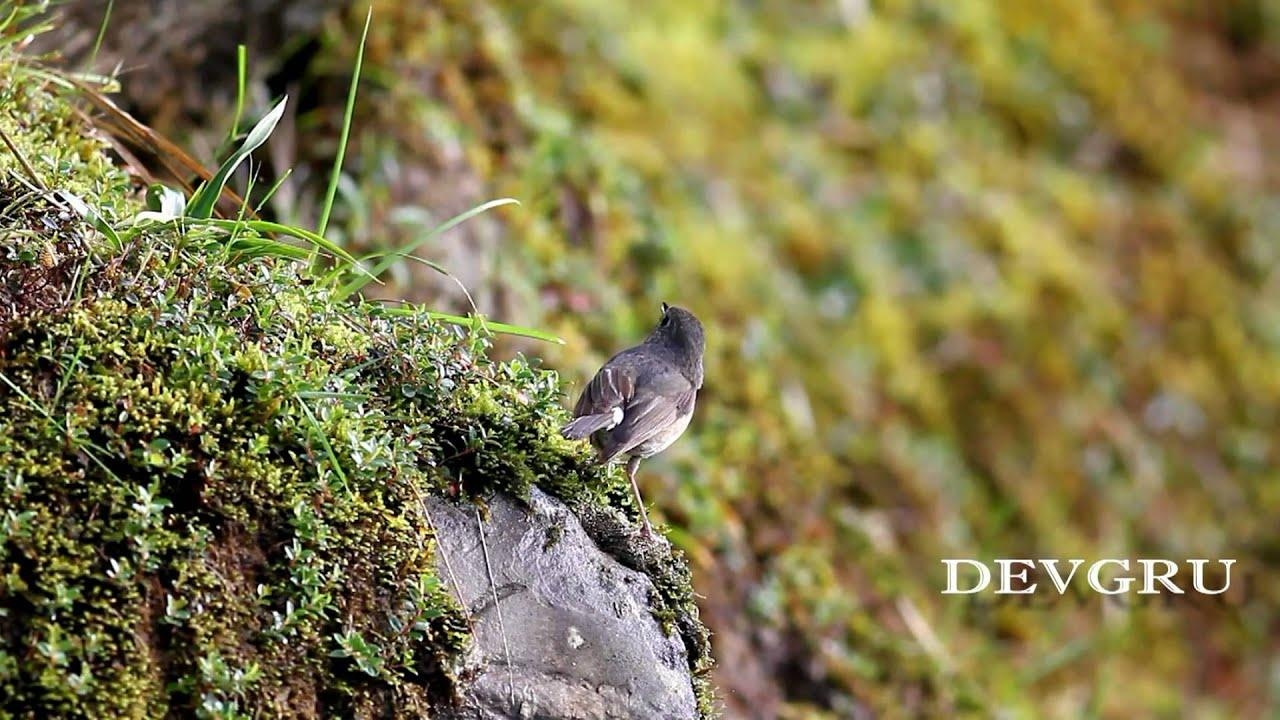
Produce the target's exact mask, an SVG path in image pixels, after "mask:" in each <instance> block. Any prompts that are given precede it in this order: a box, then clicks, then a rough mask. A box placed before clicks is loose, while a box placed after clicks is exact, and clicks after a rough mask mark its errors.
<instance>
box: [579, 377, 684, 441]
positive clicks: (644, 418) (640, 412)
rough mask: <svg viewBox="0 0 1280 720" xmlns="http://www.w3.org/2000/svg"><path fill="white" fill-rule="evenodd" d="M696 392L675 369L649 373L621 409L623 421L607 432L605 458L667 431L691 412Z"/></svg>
mask: <svg viewBox="0 0 1280 720" xmlns="http://www.w3.org/2000/svg"><path fill="white" fill-rule="evenodd" d="M697 393H698V390H697V388H695V387H693V385H692V384H691V383H690V382H689V380H688V379H687V378H685V377H684V376H683V375H681V374H680V372H679V371H678V370H676V369H675V368H670V369H669V370H667V369H664V370H663V371H662V372H658V373H651V374H650V375H648V376H647V377H646V379H645V385H644V387H643V388H639V389H638V391H637V392H636V393H635V394H634V396H633V397H632V398H631V399H630V401H629V402H628V403H627V404H626V405H625V406H624V407H623V409H622V410H623V415H622V422H620V423H618V424H617V426H615V427H614V428H613V429H611V430H610V431H609V433H608V438H607V441H606V442H605V443H604V446H603V447H602V448H601V450H602V452H603V453H604V455H605V456H606V458H608V457H613V456H615V455H619V454H622V453H625V452H627V451H628V450H630V449H631V448H634V447H636V446H637V445H640V444H641V443H643V442H645V441H647V440H649V439H650V438H652V437H653V436H654V435H656V434H658V433H660V432H662V431H664V430H666V429H668V428H669V427H671V426H672V425H674V424H675V423H676V422H677V421H678V419H679V418H680V417H682V416H684V415H687V414H688V413H690V412H692V411H693V402H694V398H695V397H696V396H697Z"/></svg>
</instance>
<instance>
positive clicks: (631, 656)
mask: <svg viewBox="0 0 1280 720" xmlns="http://www.w3.org/2000/svg"><path fill="white" fill-rule="evenodd" d="M428 502H429V505H430V510H431V518H432V522H433V523H434V525H435V528H436V533H437V536H438V541H439V543H440V545H439V552H438V554H437V556H438V558H439V560H438V563H439V565H440V574H441V576H442V577H443V578H444V580H445V583H446V584H447V585H449V586H450V587H451V588H452V589H453V590H454V592H455V594H457V595H458V596H459V599H460V600H461V601H462V603H463V605H464V606H465V607H467V608H468V609H469V610H470V612H471V614H472V617H473V622H474V623H475V643H474V646H473V649H472V654H471V657H470V658H469V661H470V664H473V666H474V667H476V668H477V670H478V674H477V675H476V676H475V677H474V680H473V681H471V682H469V683H466V686H465V688H464V690H463V692H464V704H463V706H462V707H461V708H459V709H458V710H456V711H455V712H454V715H453V717H455V718H473V719H474V718H478V719H482V720H490V719H493V718H529V719H533V718H547V719H551V718H556V719H562V718H563V719H570V720H605V719H613V718H644V719H645V720H658V719H668V718H670V719H673V720H674V719H679V720H685V719H686V718H696V717H697V716H698V711H697V706H696V702H695V700H694V691H693V685H692V680H691V675H690V671H689V662H688V659H687V656H686V653H685V648H684V644H683V643H682V642H681V640H680V638H679V637H678V636H674V635H673V636H671V637H668V636H667V635H666V634H664V633H663V631H662V628H661V627H660V626H659V624H658V622H657V621H656V620H655V619H654V618H653V616H652V615H651V614H650V610H649V601H648V598H649V596H650V594H651V593H653V592H655V591H654V589H653V585H652V583H651V582H650V580H649V578H648V576H646V575H645V574H643V573H640V572H637V571H635V570H631V569H628V568H626V567H623V566H622V565H621V564H619V563H618V562H617V561H616V560H614V559H613V558H612V557H610V556H608V555H606V554H605V553H603V552H601V551H600V550H599V549H598V548H597V547H596V545H595V543H593V542H592V540H591V538H590V537H588V536H587V533H586V532H585V531H584V530H583V529H582V525H581V524H580V523H579V522H578V518H577V517H576V516H575V515H574V514H573V513H572V512H570V510H569V509H568V508H567V507H565V506H564V505H563V504H562V503H560V502H559V501H558V500H555V499H554V498H552V497H550V496H548V495H546V494H545V493H543V492H541V491H539V490H537V489H536V488H535V489H534V491H533V494H532V497H531V498H530V507H529V508H525V507H522V506H520V505H519V504H518V503H517V502H515V501H514V500H512V499H510V498H508V497H506V496H502V495H499V496H497V497H495V498H494V499H493V500H492V501H491V502H490V504H489V519H488V520H487V521H484V522H481V521H480V520H479V515H478V513H477V511H476V510H475V509H474V508H472V507H469V506H465V505H459V504H456V503H451V502H449V501H446V500H440V499H436V498H431V499H430V500H428ZM481 530H483V536H482V535H481ZM486 550H487V554H488V558H489V560H488V563H487V567H486V562H485V554H486V553H485V551H486ZM491 576H492V582H490V577H491ZM495 598H496V601H495Z"/></svg>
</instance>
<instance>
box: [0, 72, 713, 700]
mask: <svg viewBox="0 0 1280 720" xmlns="http://www.w3.org/2000/svg"><path fill="white" fill-rule="evenodd" d="M0 92H4V93H8V95H7V96H6V97H7V98H8V102H10V103H13V102H14V97H15V93H18V94H21V97H22V99H23V102H22V103H21V104H20V105H19V106H18V107H20V109H21V110H22V112H25V113H28V114H27V115H26V116H25V118H24V120H23V127H24V128H27V132H25V134H24V133H23V132H15V133H13V134H14V135H15V136H18V137H19V138H20V139H21V140H22V141H23V142H24V143H26V145H25V147H26V148H27V149H28V150H29V151H30V152H29V154H30V156H31V157H69V158H70V157H73V158H79V160H68V162H73V163H75V162H79V163H82V164H79V165H73V166H72V167H71V173H70V175H71V176H72V177H75V176H78V174H80V173H93V172H97V171H102V172H103V173H105V174H106V175H107V176H109V180H107V181H97V180H92V179H89V180H86V179H83V178H81V179H79V180H76V181H75V187H76V191H77V193H78V194H80V195H81V196H82V197H83V198H84V199H85V200H86V201H87V202H89V203H90V204H92V205H94V206H95V207H103V208H111V209H112V212H113V213H119V214H125V212H126V211H127V210H132V211H135V212H136V211H137V210H138V209H140V208H139V207H137V206H136V204H134V200H133V199H132V198H131V197H130V196H128V195H127V194H126V193H125V192H124V190H125V186H124V185H123V184H122V183H120V182H119V178H118V176H117V175H116V174H114V173H115V171H114V170H112V169H111V168H110V166H109V165H107V164H106V163H104V162H103V161H102V159H101V157H100V155H99V154H98V153H97V151H96V148H92V147H91V148H90V149H91V150H94V151H93V152H86V151H82V150H76V151H74V152H73V151H71V150H69V149H67V148H63V147H60V146H59V145H58V143H59V142H61V141H63V140H64V139H66V138H67V137H69V135H68V134H67V128H68V123H70V122H71V121H70V120H69V118H70V110H69V106H68V105H67V103H66V102H65V100H61V99H59V98H57V97H54V96H52V95H49V94H48V93H47V92H45V91H43V90H41V89H39V88H35V87H25V89H22V90H15V89H14V88H12V87H9V88H5V89H3V90H0ZM33 128H45V130H46V131H45V132H43V133H37V132H35V131H34V130H33ZM59 128H61V130H59ZM83 135H84V133H82V132H81V133H77V134H76V135H75V137H77V138H79V137H82V136H83ZM25 192H26V191H25V190H24V189H23V188H20V187H18V186H16V185H15V184H13V183H12V182H8V181H4V180H0V197H16V196H18V195H22V194H24V193H25ZM24 208H25V209H24V210H23V211H22V212H20V213H15V212H8V213H6V214H5V217H4V219H5V221H6V234H4V235H3V237H4V248H6V254H3V255H0V270H2V271H3V272H4V273H5V277H6V278H17V279H18V280H15V282H14V283H12V284H11V285H6V286H5V287H4V288H0V294H4V293H7V295H6V297H4V298H0V300H5V301H9V300H13V299H14V298H16V297H17V296H18V293H20V292H22V291H23V288H25V287H29V285H30V282H31V277H32V276H33V274H37V273H41V272H46V273H47V271H48V269H49V268H48V267H46V266H44V265H41V264H40V263H39V255H40V253H39V252H36V254H35V255H34V256H29V255H31V253H30V252H29V251H30V249H31V248H42V247H51V248H53V251H54V252H57V253H59V254H60V255H61V256H62V257H65V258H66V261H65V262H68V263H72V262H73V263H74V264H73V265H67V266H66V267H65V268H62V270H65V272H63V271H60V272H58V273H57V274H56V275H54V274H49V282H50V283H52V285H53V286H54V287H55V288H56V290H57V293H55V294H54V295H56V297H57V299H58V300H57V302H53V301H50V302H47V303H41V304H33V305H30V306H28V307H26V308H25V311H24V312H22V313H13V314H11V315H10V316H8V318H7V320H6V323H5V324H4V325H3V326H0V328H3V329H5V330H7V332H4V333H3V334H0V587H3V592H4V594H5V597H6V603H5V608H4V610H3V612H0V715H21V714H28V713H35V714H37V715H41V716H65V717H160V716H164V715H175V716H191V715H195V716H199V717H218V718H239V717H249V716H258V715H266V716H273V717H286V716H296V717H314V716H325V717H385V716H423V715H425V714H427V713H429V712H430V709H431V708H432V707H434V706H437V705H439V704H441V703H445V702H448V701H449V700H450V699H451V698H452V697H453V696H454V694H455V692H456V688H455V686H456V684H457V682H458V680H459V679H458V678H457V677H456V669H457V667H459V666H458V662H459V660H460V655H461V653H462V651H463V649H464V647H465V645H466V643H467V641H468V627H469V625H468V622H467V619H466V617H465V615H464V612H463V610H462V609H461V608H459V607H458V606H457V605H456V604H455V602H454V601H453V600H452V599H451V596H450V595H449V593H448V592H447V590H446V589H445V588H444V586H443V584H442V582H441V580H440V578H438V577H437V576H436V575H435V572H434V556H433V553H434V542H433V539H432V536H431V533H430V531H429V526H430V525H429V522H428V521H427V519H426V517H425V509H424V508H423V505H422V499H423V497H424V495H427V494H436V495H445V496H450V497H458V498H460V499H467V498H480V499H483V498H484V497H485V496H488V495H490V494H491V493H494V492H509V493H512V494H514V495H516V496H518V497H527V496H528V493H529V489H530V487H531V486H532V485H533V484H535V483H537V484H539V485H542V486H545V487H547V488H549V489H551V490H552V491H553V492H555V493H556V494H557V495H559V496H560V497H562V498H564V499H566V500H568V501H569V502H570V503H572V504H573V505H574V506H575V507H578V508H582V509H586V508H595V509H596V510H597V511H599V512H605V510H604V508H605V507H606V505H608V504H610V503H613V504H617V505H619V506H622V505H625V503H626V502H628V495H627V493H626V491H625V487H624V486H623V484H622V482H621V481H620V478H619V477H618V476H617V474H616V472H614V473H612V474H611V473H610V472H609V471H606V470H604V469H602V468H600V467H598V466H596V465H595V464H594V462H593V461H592V458H591V455H590V453H589V451H588V450H587V449H585V448H583V447H581V446H578V445H572V444H567V443H565V442H564V441H563V440H561V439H560V438H559V436H558V433H557V432H556V428H557V427H558V425H559V424H560V423H561V422H562V421H563V419H564V411H563V410H562V408H561V407H560V401H561V395H560V390H559V382H558V379H557V377H556V376H555V374H554V373H551V372H547V371H543V370H539V369H537V368H535V367H534V366H533V365H532V364H531V363H529V362H527V361H526V360H524V359H521V358H517V359H516V360H514V361H511V362H506V363H495V362H492V361H490V360H489V359H487V357H486V355H485V352H486V350H487V342H486V341H485V340H484V339H483V338H479V337H469V336H463V335H462V334H461V333H459V332H458V331H457V330H456V329H454V328H452V327H450V326H443V325H440V324H437V323H435V322H433V321H431V320H430V319H428V318H426V317H425V316H421V315H414V314H405V313H398V312H395V313H393V312H390V311H387V310H384V309H383V308H382V307H381V306H378V305H372V304H363V305H351V304H341V303H337V302H335V301H334V300H333V299H332V297H331V296H330V293H329V291H328V290H327V289H326V288H325V287H323V286H321V285H317V284H313V283H312V282H311V279H310V277H309V276H307V275H306V274H305V273H304V272H303V271H302V270H300V269H299V267H298V266H295V265H292V264H288V263H285V262H281V261H277V260H274V259H271V258H258V259H238V258H235V257H231V258H230V259H227V257H226V253H225V251H224V250H225V248H224V247H223V246H222V245H221V243H220V241H219V239H218V238H216V237H210V236H205V235H201V234H200V233H198V232H192V233H188V234H187V235H185V236H184V235H182V234H179V233H178V232H177V231H175V230H171V229H170V230H164V229H157V230H153V231H151V232H149V233H148V234H147V235H146V236H145V237H140V238H139V241H138V242H135V243H132V244H130V245H128V246H127V247H126V248H124V249H123V250H121V251H113V250H111V249H110V248H109V247H108V246H106V245H105V243H103V242H102V241H101V239H100V238H96V237H94V236H93V235H92V233H90V232H88V231H87V230H85V229H84V228H83V227H82V226H80V225H78V224H76V223H72V222H70V221H66V220H65V219H64V221H62V222H60V223H56V224H54V225H52V226H49V225H47V224H45V223H42V222H40V221H39V220H40V218H42V217H46V216H47V215H48V214H50V213H57V212H59V210H58V209H57V208H56V207H55V206H54V204H53V203H52V201H51V200H49V199H48V198H47V197H46V196H44V195H39V196H38V197H36V198H35V199H33V200H31V201H30V202H28V203H26V204H25V205H24ZM73 226H74V227H73ZM33 260H34V262H33ZM60 262H61V261H60ZM59 267H61V265H60V264H59ZM54 295H51V297H53V296H54ZM5 305H6V302H0V306H5ZM10 305H11V304H10ZM617 518H618V520H619V522H621V516H620V515H618V516H617ZM672 563H674V564H675V566H676V568H677V570H675V571H674V572H675V573H676V575H675V577H678V578H680V579H681V581H682V582H683V585H679V584H675V583H672V582H668V581H666V580H665V579H664V577H663V576H662V575H656V576H655V577H657V579H658V580H659V593H658V597H657V598H655V606H656V607H657V608H659V612H660V613H661V614H662V615H663V617H664V618H667V619H668V620H674V619H678V618H684V619H685V621H684V622H674V623H672V627H673V628H674V627H677V626H678V628H679V630H680V631H681V632H684V633H688V632H689V629H690V628H693V629H694V633H693V634H691V635H689V634H687V635H686V644H687V645H689V646H690V647H692V648H693V649H694V650H696V651H697V652H695V653H693V654H692V657H694V659H695V660H694V662H695V668H696V669H699V670H700V673H701V675H702V676H705V670H703V668H704V666H705V665H706V664H707V663H708V662H709V655H708V654H707V652H706V649H707V646H706V632H705V629H702V628H701V626H700V625H699V624H698V623H697V622H696V610H694V611H693V614H692V615H691V616H690V615H689V613H688V609H689V608H692V603H691V597H692V591H691V589H690V588H689V586H688V570H687V567H685V565H684V563H683V560H682V559H680V558H674V559H673V558H670V557H667V558H665V559H664V560H663V562H662V563H658V564H657V565H654V567H658V566H659V565H670V564H672ZM690 617H692V618H694V619H693V620H692V621H691V622H689V621H688V618H690ZM703 682H704V684H705V681H703ZM704 693H705V688H704Z"/></svg>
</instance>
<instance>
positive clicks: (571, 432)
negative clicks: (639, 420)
mask: <svg viewBox="0 0 1280 720" xmlns="http://www.w3.org/2000/svg"><path fill="white" fill-rule="evenodd" d="M621 416H622V409H621V408H614V409H613V410H610V411H609V412H606V413H600V414H598V415H583V416H582V417H579V418H574V419H573V420H571V421H570V422H569V423H567V424H566V425H565V426H564V427H562V428H560V434H561V435H563V436H565V437H567V438H569V439H570V440H581V439H583V438H585V437H591V436H592V435H594V434H595V433H597V432H600V431H601V430H608V429H610V428H612V427H614V426H615V425H617V424H618V423H619V422H622V417H621Z"/></svg>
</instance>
